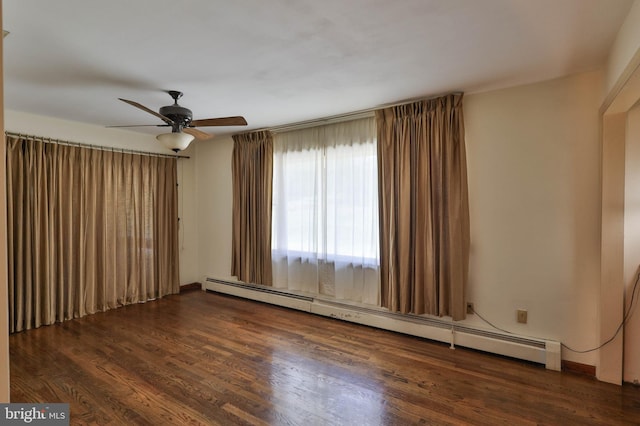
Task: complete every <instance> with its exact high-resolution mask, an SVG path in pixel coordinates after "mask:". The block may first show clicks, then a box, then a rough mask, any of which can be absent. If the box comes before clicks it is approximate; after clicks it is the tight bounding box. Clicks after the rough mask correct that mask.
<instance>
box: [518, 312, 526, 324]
mask: <svg viewBox="0 0 640 426" xmlns="http://www.w3.org/2000/svg"><path fill="white" fill-rule="evenodd" d="M516 312H517V313H518V322H519V323H522V324H526V323H527V311H526V309H518V310H517V311H516Z"/></svg>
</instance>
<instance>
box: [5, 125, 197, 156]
mask: <svg viewBox="0 0 640 426" xmlns="http://www.w3.org/2000/svg"><path fill="white" fill-rule="evenodd" d="M4 134H5V135H6V136H13V137H16V138H25V139H30V140H34V141H41V142H44V143H55V144H58V145H68V146H77V147H80V148H93V149H99V150H101V151H117V152H122V153H127V154H138V155H148V156H151V157H164V158H176V159H181V158H182V159H189V158H191V157H189V156H186V155H178V154H175V155H172V154H162V153H158V152H149V151H138V150H135V149H128V148H116V147H111V146H102V145H91V144H89V143H82V142H72V141H65V140H62V139H55V138H47V137H44V136H35V135H28V134H25V133H16V132H10V131H5V132H4Z"/></svg>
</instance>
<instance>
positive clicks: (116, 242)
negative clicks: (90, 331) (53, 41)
mask: <svg viewBox="0 0 640 426" xmlns="http://www.w3.org/2000/svg"><path fill="white" fill-rule="evenodd" d="M176 176H177V173H176V159H173V158H159V157H153V156H145V155H134V154H126V153H121V152H112V151H103V150H98V149H88V148H80V147H75V146H65V145H59V144H53V143H44V142H42V141H35V140H26V139H21V138H16V137H8V138H7V204H8V206H7V228H8V229H7V234H8V248H9V250H8V251H9V316H10V331H11V332H17V331H22V330H26V329H31V328H36V327H39V326H41V325H47V324H53V323H55V322H60V321H64V320H67V319H71V318H78V317H82V316H85V315H87V314H92V313H95V312H98V311H105V310H108V309H112V308H116V307H119V306H122V305H127V304H130V303H137V302H144V301H147V300H150V299H155V298H158V297H162V296H164V295H167V294H172V293H177V292H178V291H179V288H180V283H179V271H178V226H177V225H178V223H177V219H178V214H177V213H178V209H177V188H176V182H177V178H176Z"/></svg>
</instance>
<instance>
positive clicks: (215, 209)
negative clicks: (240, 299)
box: [195, 137, 233, 280]
mask: <svg viewBox="0 0 640 426" xmlns="http://www.w3.org/2000/svg"><path fill="white" fill-rule="evenodd" d="M195 149H196V154H195V157H196V197H195V198H196V199H197V211H198V215H197V223H198V230H199V231H198V251H199V257H198V266H199V271H200V274H199V275H200V280H203V279H204V277H206V276H210V277H218V278H230V276H231V221H232V219H231V214H232V205H231V203H232V201H233V199H232V196H233V194H232V186H231V185H232V181H231V153H232V151H233V140H232V139H231V137H226V138H224V137H223V138H216V139H213V140H211V141H203V142H200V143H199V144H198V145H197V146H196V147H195Z"/></svg>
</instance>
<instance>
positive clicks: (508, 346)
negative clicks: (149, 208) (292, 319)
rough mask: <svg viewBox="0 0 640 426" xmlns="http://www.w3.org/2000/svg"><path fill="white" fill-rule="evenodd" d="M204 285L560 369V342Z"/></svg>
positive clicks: (240, 286) (221, 283)
mask: <svg viewBox="0 0 640 426" xmlns="http://www.w3.org/2000/svg"><path fill="white" fill-rule="evenodd" d="M203 289H205V290H210V291H214V292H217V293H224V294H229V295H233V296H238V297H243V298H246V299H251V300H256V301H260V302H265V303H270V304H273V305H278V306H283V307H287V308H292V309H297V310H300V311H305V312H310V313H313V314H316V315H323V316H327V317H331V318H337V319H340V320H344V321H350V322H354V323H357V324H363V325H367V326H371V327H377V328H381V329H384V330H390V331H395V332H398V333H404V334H409V335H412V336H417V337H423V338H425V339H431V340H436V341H439V342H445V343H450V344H451V347H455V346H462V347H466V348H471V349H477V350H480V351H484V352H489V353H494V354H498V355H504V356H508V357H512V358H517V359H522V360H527V361H532V362H536V363H539V364H544V365H545V367H546V368H548V369H550V370H556V371H560V369H561V352H560V343H559V342H556V341H552V340H542V339H535V338H531V337H525V336H518V335H515V334H506V333H499V332H495V331H492V330H485V329H482V328H477V327H472V326H468V325H462V324H457V323H455V322H451V321H446V320H442V319H439V318H435V317H426V316H421V315H407V314H398V313H393V312H387V311H384V310H378V309H372V308H366V307H360V306H354V305H351V304H347V303H340V302H334V301H329V300H324V299H320V298H315V297H309V296H302V295H297V294H294V293H290V292H287V291H283V290H278V289H274V288H272V287H268V286H261V285H254V284H245V283H242V282H238V281H230V280H224V279H218V278H211V277H206V278H205V284H204V285H203Z"/></svg>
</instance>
